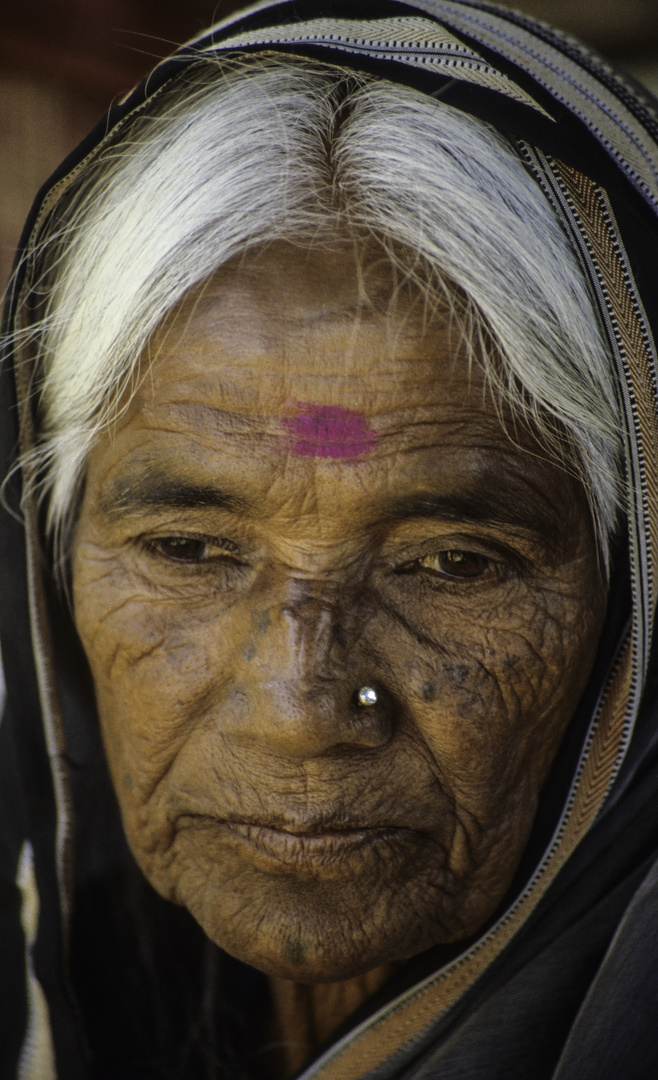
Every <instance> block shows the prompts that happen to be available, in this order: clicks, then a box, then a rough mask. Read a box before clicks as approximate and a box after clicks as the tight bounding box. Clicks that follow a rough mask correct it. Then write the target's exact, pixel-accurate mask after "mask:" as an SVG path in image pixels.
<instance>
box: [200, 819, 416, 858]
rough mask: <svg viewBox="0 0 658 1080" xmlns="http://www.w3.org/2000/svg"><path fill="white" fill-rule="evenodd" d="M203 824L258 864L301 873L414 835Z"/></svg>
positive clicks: (390, 830) (383, 829) (391, 830)
mask: <svg viewBox="0 0 658 1080" xmlns="http://www.w3.org/2000/svg"><path fill="white" fill-rule="evenodd" d="M197 824H200V822H199V821H198V820H197ZM204 824H206V825H212V826H214V827H215V828H216V829H217V830H218V831H219V832H220V833H221V834H223V836H224V837H225V838H226V839H228V840H229V841H234V842H235V843H236V844H237V845H238V846H239V847H243V848H246V849H247V850H248V851H249V852H250V854H252V855H253V856H255V857H256V859H257V861H258V862H260V861H261V860H262V858H263V857H264V858H265V860H266V861H274V862H277V863H279V864H281V865H283V866H288V867H290V868H295V869H299V870H303V869H309V870H312V869H314V868H315V869H317V868H319V867H321V866H328V865H330V864H332V863H338V862H341V861H343V860H347V859H350V858H356V857H359V856H361V857H364V856H365V857H367V855H368V854H371V853H372V852H373V851H374V850H376V849H378V848H383V847H388V848H390V847H396V846H398V845H399V843H400V841H401V840H403V839H404V837H405V836H406V838H407V839H408V838H409V837H410V834H411V833H412V830H410V829H405V828H400V827H390V826H376V827H368V826H359V827H355V828H339V829H337V828H333V829H332V828H327V826H326V825H323V826H317V825H315V826H314V825H301V824H300V825H295V826H291V827H289V826H287V825H286V827H285V828H282V827H273V826H271V825H269V824H264V823H260V822H249V821H219V820H209V819H205V820H204ZM396 842H397V843H396ZM259 856H260V858H259Z"/></svg>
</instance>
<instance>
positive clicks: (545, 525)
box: [388, 488, 562, 544]
mask: <svg viewBox="0 0 658 1080" xmlns="http://www.w3.org/2000/svg"><path fill="white" fill-rule="evenodd" d="M388 516H389V517H390V518H391V519H392V520H394V521H409V520H410V519H413V518H430V519H431V518H435V519H441V520H442V521H454V522H464V523H467V524H471V525H503V526H506V527H508V528H513V529H520V530H522V531H524V532H531V533H534V534H535V535H536V536H538V537H539V538H540V539H542V540H543V541H545V542H548V543H552V544H559V543H560V541H561V539H562V530H561V529H560V521H559V520H558V515H557V514H556V513H555V512H552V510H551V508H550V507H549V506H547V505H544V502H543V500H539V499H537V498H532V496H531V495H530V493H529V492H526V491H524V492H523V493H521V492H519V493H518V494H517V492H515V491H509V490H508V491H505V492H504V493H503V494H501V495H497V494H496V493H495V492H492V491H491V490H485V489H484V488H478V489H477V490H475V491H472V492H460V493H459V494H457V493H455V494H449V495H435V494H433V493H432V492H424V491H423V492H413V493H411V494H409V495H403V496H401V497H400V498H398V499H395V500H394V501H393V503H392V504H389V507H388Z"/></svg>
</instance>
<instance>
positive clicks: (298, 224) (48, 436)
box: [31, 56, 622, 558]
mask: <svg viewBox="0 0 658 1080" xmlns="http://www.w3.org/2000/svg"><path fill="white" fill-rule="evenodd" d="M346 223H347V225H348V227H349V229H350V230H352V232H353V234H354V235H361V236H370V237H374V238H378V239H379V241H380V242H381V243H383V244H384V245H385V246H386V247H387V250H388V251H389V253H390V255H391V258H392V259H393V258H394V257H395V258H399V251H401V250H402V251H406V252H409V253H413V255H414V256H415V258H416V259H417V260H418V262H419V264H420V263H422V264H423V265H425V266H426V267H429V268H430V270H431V273H432V274H433V275H434V278H433V279H432V278H428V279H427V280H434V281H435V284H436V283H437V282H439V283H441V282H443V285H442V286H441V285H439V286H438V291H440V289H441V288H444V289H445V288H448V290H449V291H450V290H452V291H453V292H456V293H457V294H459V295H461V296H463V297H465V298H466V300H467V303H468V305H469V311H470V313H471V317H470V329H471V331H472V332H474V333H475V334H476V336H478V335H479V340H480V342H483V341H486V342H489V344H491V343H493V346H494V347H493V348H489V349H487V348H484V349H480V350H479V351H478V355H479V359H480V362H481V363H482V364H484V366H485V370H486V371H487V373H488V375H489V377H490V379H491V380H492V381H493V382H494V384H495V385H496V386H497V387H498V389H499V390H500V392H501V393H502V394H503V395H504V396H505V398H506V400H507V401H508V402H509V403H510V404H511V405H512V407H513V408H514V409H516V410H517V411H518V412H520V413H521V414H522V416H523V418H524V419H525V420H530V421H531V422H532V423H533V424H534V426H535V429H536V430H538V431H539V433H540V435H543V436H544V437H545V439H546V440H547V445H548V444H549V443H550V444H551V445H552V446H553V448H554V447H555V442H556V432H557V431H559V432H560V438H561V441H562V445H563V448H564V447H566V451H565V454H566V462H565V463H566V464H567V467H570V468H571V469H572V471H574V472H576V473H577V474H578V475H579V476H580V477H581V479H582V480H583V483H584V485H585V489H586V491H587V494H588V498H589V501H590V506H591V509H592V515H593V520H594V524H595V528H596V531H597V534H598V537H599V540H600V542H601V545H602V550H603V551H604V558H605V551H606V548H607V543H608V542H609V539H610V536H611V534H612V533H613V531H614V529H615V527H616V518H617V515H618V509H619V504H620V500H621V496H620V491H621V468H622V466H621V464H620V462H621V456H622V455H621V445H620V437H619V431H620V420H619V405H618V398H617V391H616V383H615V377H614V369H613V365H612V362H611V359H610V356H609V354H608V351H607V348H606V345H605V343H604V338H603V334H602V332H601V329H600V326H599V322H598V317H597V315H596V313H595V308H594V304H593V301H592V298H591V296H590V293H589V288H588V285H587V283H586V281H585V278H584V275H583V272H582V270H581V268H580V266H579V264H578V260H577V257H576V255H575V254H574V251H573V249H572V247H571V245H570V242H569V240H568V238H567V236H566V234H565V232H564V231H563V229H562V227H561V225H560V223H559V221H558V219H557V217H556V216H555V214H554V212H553V210H552V208H551V207H550V205H549V203H548V202H547V200H546V199H545V197H544V196H543V194H542V193H541V191H540V189H539V187H538V186H537V184H536V183H535V182H534V180H533V179H532V178H531V177H530V175H529V174H528V172H527V171H526V169H525V167H524V166H523V164H522V163H521V161H520V159H519V157H518V155H517V154H516V152H515V151H514V149H513V148H512V146H511V145H510V144H509V143H508V142H507V141H506V140H505V139H504V137H502V136H501V135H499V134H498V133H497V132H496V131H495V130H494V129H493V128H492V127H490V126H489V125H487V124H485V123H483V122H481V121H479V120H477V119H474V118H472V117H470V116H468V115H466V114H464V113H462V112H460V111H458V110H456V109H454V108H451V107H449V106H447V105H445V104H443V103H442V102H440V101H436V100H433V99H432V98H431V97H428V96H425V95H423V94H422V93H419V92H417V91H415V90H413V89H410V88H407V87H404V86H399V85H395V84H392V83H389V82H387V81H384V80H381V79H375V78H372V77H369V76H366V75H355V74H353V73H349V72H347V71H345V70H344V69H341V68H337V67H333V66H330V65H324V64H319V63H317V64H316V63H314V62H311V61H307V62H304V61H299V60H296V59H294V58H286V57H283V56H281V57H279V58H270V57H259V58H254V57H250V58H245V57H243V58H232V59H229V60H224V61H222V64H221V65H218V63H217V62H216V61H205V62H200V63H199V64H197V65H195V66H194V67H193V68H192V69H191V71H189V72H188V73H187V74H186V75H184V76H182V77H180V78H179V79H178V80H177V81H176V82H175V85H174V87H173V88H172V89H169V90H167V89H166V88H165V90H164V91H162V92H161V93H160V94H159V96H156V98H155V99H154V101H153V102H151V103H150V105H147V107H146V108H145V109H143V110H142V111H141V112H140V113H139V115H138V116H137V117H136V118H133V119H132V120H130V121H129V122H127V123H124V125H123V127H122V128H121V129H120V130H119V131H118V133H117V134H116V135H115V136H113V137H112V138H111V139H110V140H109V141H108V142H107V144H106V145H105V146H104V147H103V148H102V149H101V151H100V153H99V154H97V155H96V156H95V158H94V159H93V160H92V161H91V163H89V164H88V165H87V166H86V167H85V168H83V170H82V172H81V175H80V177H79V178H78V179H77V180H76V182H75V184H74V186H73V189H72V190H69V192H68V193H66V194H65V196H64V197H63V201H61V205H60V206H59V208H57V209H56V212H55V213H51V214H50V217H49V218H48V220H47V222H46V224H45V226H44V227H43V229H42V232H41V234H40V237H39V250H38V253H37V262H36V265H37V267H38V266H39V265H41V266H42V267H44V268H45V269H44V270H42V271H40V273H41V277H40V278H39V279H38V283H37V285H36V286H35V287H34V292H35V293H36V294H38V295H41V296H43V297H45V299H44V300H43V302H42V304H43V310H42V312H41V314H42V317H41V318H40V319H39V321H38V322H37V323H35V324H33V329H32V331H31V335H32V337H33V338H34V339H35V341H36V345H37V353H38V364H39V367H38V371H39V373H40V374H39V381H38V385H39V387H40V421H39V432H40V434H39V444H38V447H37V450H36V451H35V452H34V455H33V457H35V458H36V464H37V469H38V475H39V484H40V486H41V491H42V493H43V494H44V495H45V496H47V500H48V512H47V520H48V528H49V530H50V531H51V532H53V533H54V535H55V537H59V540H60V543H61V544H62V550H65V549H66V546H67V543H68V537H69V535H70V530H71V526H72V523H73V521H74V518H75V513H76V505H77V499H78V493H79V491H80V487H81V482H82V480H83V478H84V473H85V464H86V461H87V457H88V454H89V451H90V448H91V446H92V444H93V443H94V440H95V439H96V438H97V437H98V434H99V432H100V431H101V430H103V429H104V427H105V426H106V425H107V424H109V423H111V422H112V420H113V418H115V417H116V415H117V412H118V410H119V407H120V401H121V399H122V397H125V394H126V390H128V389H129V388H130V387H131V386H133V385H134V384H135V380H136V378H137V374H136V373H137V371H138V362H139V359H140V357H141V356H142V355H143V353H144V349H145V347H146V346H147V344H148V342H149V339H150V338H151V336H152V335H153V333H154V331H155V330H156V328H157V327H158V326H159V325H160V324H161V323H162V321H163V319H164V318H165V316H166V315H167V313H168V312H170V311H171V309H172V308H173V307H174V306H175V305H176V304H177V303H178V302H179V301H180V300H181V299H182V298H183V296H184V295H185V294H186V293H187V292H188V291H189V290H190V289H191V288H192V287H193V286H195V285H197V284H198V283H200V282H202V281H203V280H204V279H206V278H207V277H208V276H209V275H211V274H212V273H213V272H214V271H215V270H216V269H218V268H219V267H220V266H221V265H223V264H224V263H226V262H227V260H229V259H231V258H232V257H234V256H236V255H239V254H240V253H244V252H246V251H248V250H249V249H251V248H254V247H256V246H259V245H263V244H267V243H269V242H272V241H276V240H291V241H293V242H295V243H300V242H301V243H309V244H310V243H313V242H320V241H319V240H318V238H321V237H323V236H325V237H326V236H328V235H329V234H330V233H331V230H332V229H333V228H335V229H338V228H340V229H342V230H344V228H345V225H346ZM393 252H397V253H398V254H397V255H395V256H394V255H393Z"/></svg>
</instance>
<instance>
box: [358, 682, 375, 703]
mask: <svg viewBox="0 0 658 1080" xmlns="http://www.w3.org/2000/svg"><path fill="white" fill-rule="evenodd" d="M356 700H357V701H358V703H359V705H376V704H377V691H376V690H373V688H372V686H362V687H361V689H360V690H359V692H358V694H357V695H356Z"/></svg>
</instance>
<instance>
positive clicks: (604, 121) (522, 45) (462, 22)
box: [415, 0, 658, 211]
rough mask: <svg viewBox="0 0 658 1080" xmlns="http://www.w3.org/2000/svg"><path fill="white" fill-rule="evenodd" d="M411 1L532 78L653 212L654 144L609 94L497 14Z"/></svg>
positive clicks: (656, 190)
mask: <svg viewBox="0 0 658 1080" xmlns="http://www.w3.org/2000/svg"><path fill="white" fill-rule="evenodd" d="M415 2H416V3H417V5H418V7H420V8H422V9H423V10H424V11H426V12H427V13H428V14H429V15H432V16H434V17H435V18H437V19H441V20H442V21H443V22H444V23H447V24H448V25H449V26H450V28H451V29H453V30H455V31H456V32H457V33H460V32H461V33H463V34H467V35H468V36H469V37H475V38H476V39H477V40H478V41H479V42H480V43H481V44H482V45H485V46H487V47H488V48H490V49H492V50H494V51H495V52H499V53H501V54H502V55H504V56H505V57H506V58H507V59H509V60H511V61H512V63H514V64H517V65H518V67H520V68H521V69H522V70H524V71H527V72H528V74H530V75H532V77H533V79H535V80H536V82H537V83H539V85H540V86H543V87H544V88H545V89H547V90H548V91H549V92H550V93H551V94H552V95H553V97H555V98H556V100H557V101H560V102H561V103H562V104H563V105H565V106H566V107H567V108H568V109H569V110H570V111H571V112H572V113H574V115H576V116H578V117H579V118H580V119H581V120H582V122H583V123H584V124H586V125H587V127H588V128H589V130H590V131H591V132H592V134H593V135H594V136H595V137H596V138H597V140H598V141H599V143H600V144H601V145H602V146H603V147H604V148H605V149H606V150H607V152H608V153H609V154H610V156H611V157H612V159H613V160H614V161H615V164H616V165H617V166H618V167H619V169H620V170H621V171H622V172H623V173H624V174H625V175H626V176H627V177H628V178H629V179H630V180H631V182H632V183H633V185H634V186H635V187H636V188H637V189H638V190H639V191H641V192H642V194H643V195H644V197H645V198H646V199H647V201H649V202H650V203H651V205H652V206H653V207H654V209H655V210H657V211H658V163H657V162H656V159H655V157H654V156H652V154H651V153H650V152H649V151H647V149H646V144H647V143H649V144H651V143H652V142H653V140H652V139H647V135H646V131H645V129H644V127H643V126H642V124H640V123H639V122H638V120H637V119H636V118H635V116H634V115H633V113H632V112H631V111H630V110H629V109H627V108H626V106H625V105H624V104H623V102H622V101H620V99H619V97H618V96H617V95H616V94H615V93H614V92H613V91H612V90H610V89H608V88H607V87H606V86H604V84H603V83H602V82H601V81H600V80H598V79H597V78H595V76H594V75H591V74H590V73H589V72H588V71H586V70H584V68H582V67H581V66H580V65H579V64H577V63H576V62H575V61H574V60H570V59H569V57H567V56H565V54H564V53H563V52H561V51H560V50H559V49H557V48H553V47H552V46H550V45H549V44H547V43H546V42H542V43H541V52H539V51H538V49H537V38H536V37H535V36H534V35H533V34H531V33H529V32H528V31H526V30H524V29H523V28H522V27H519V26H517V25H515V24H514V23H511V22H510V21H508V20H507V19H505V18H504V16H502V15H501V16H497V15H492V14H491V13H490V12H486V11H482V10H480V9H479V8H476V7H473V8H471V7H468V8H465V7H463V6H462V5H457V4H454V3H451V2H450V0H415ZM565 40H566V38H565ZM620 89H621V84H620Z"/></svg>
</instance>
